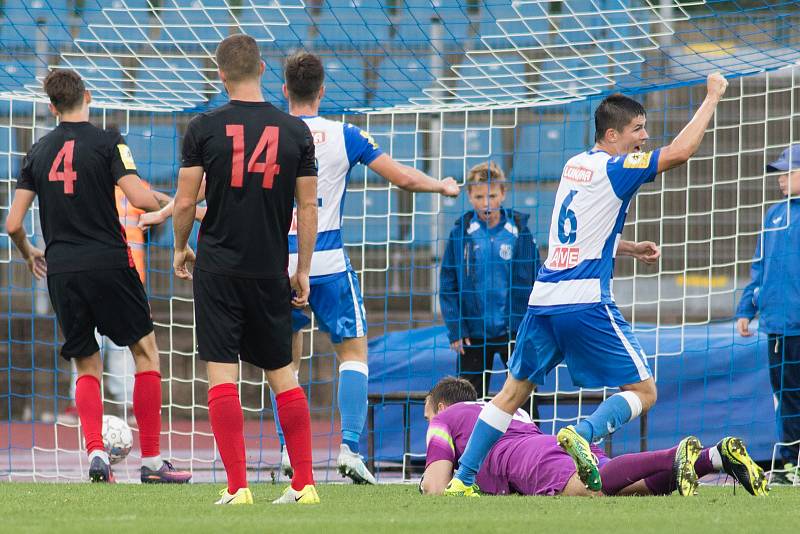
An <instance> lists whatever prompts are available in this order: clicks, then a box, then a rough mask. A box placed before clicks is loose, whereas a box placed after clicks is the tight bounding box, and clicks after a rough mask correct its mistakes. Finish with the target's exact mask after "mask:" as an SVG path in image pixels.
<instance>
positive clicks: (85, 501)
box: [0, 483, 800, 534]
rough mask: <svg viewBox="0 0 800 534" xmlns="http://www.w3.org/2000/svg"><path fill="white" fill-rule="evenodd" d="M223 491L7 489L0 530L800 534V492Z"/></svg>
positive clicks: (206, 487)
mask: <svg viewBox="0 0 800 534" xmlns="http://www.w3.org/2000/svg"><path fill="white" fill-rule="evenodd" d="M219 489H220V486H216V485H210V484H193V485H186V486H156V485H152V486H144V485H138V484H137V485H133V484H130V485H128V484H118V485H111V486H105V485H92V484H47V483H40V484H25V483H3V484H0V531H2V532H14V533H22V532H58V533H66V532H80V533H89V532H103V533H107V534H118V533H123V532H145V533H147V534H153V533H156V532H171V533H175V534H198V533H201V532H220V533H224V534H232V533H235V532H246V533H255V532H280V533H294V532H300V533H305V532H308V533H319V534H333V533H336V532H346V533H348V534H354V533H361V532H364V533H377V534H387V533H390V532H392V533H394V532H413V533H415V534H421V533H424V532H435V533H437V534H449V533H454V534H459V533H464V534H467V533H469V534H475V533H484V532H503V533H514V534H516V533H519V534H522V533H527V532H558V533H561V532H564V533H570V534H572V533H577V532H598V533H613V534H617V533H624V532H635V533H637V534H641V533H650V532H665V533H669V534H682V533H689V532H700V533H702V534H712V533H715V532H723V533H726V534H732V533H737V532H767V533H770V534H772V533H777V532H797V522H796V513H797V510H798V509H800V488H776V489H774V490H773V491H772V493H771V495H770V496H769V497H768V498H761V499H757V498H755V497H751V496H750V495H747V494H746V493H745V492H744V491H741V488H738V489H737V492H736V495H734V494H733V489H732V488H731V487H725V488H718V487H701V488H700V495H698V496H697V497H693V498H681V497H678V496H676V495H675V496H671V497H646V498H644V497H624V498H607V497H606V498H575V497H572V498H570V497H517V496H512V497H488V496H484V497H481V498H479V499H456V498H445V497H423V496H422V495H420V494H419V493H418V492H417V488H416V486H413V485H382V486H377V487H365V486H352V485H320V486H319V495H320V498H321V499H322V504H320V505H318V506H273V505H271V504H270V500H271V499H273V498H275V497H277V496H278V495H279V494H280V491H281V490H282V489H283V486H273V485H255V486H253V487H252V489H253V494H254V496H255V501H256V503H255V505H254V506H214V505H212V502H213V501H214V500H215V498H216V495H217V491H218V490H219Z"/></svg>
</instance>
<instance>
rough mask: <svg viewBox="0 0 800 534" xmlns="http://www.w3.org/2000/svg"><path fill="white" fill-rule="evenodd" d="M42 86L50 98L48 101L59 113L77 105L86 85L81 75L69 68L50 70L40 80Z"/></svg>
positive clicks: (80, 102) (81, 100)
mask: <svg viewBox="0 0 800 534" xmlns="http://www.w3.org/2000/svg"><path fill="white" fill-rule="evenodd" d="M42 87H43V88H44V92H45V93H47V96H48V97H49V98H50V103H51V104H53V106H55V108H56V109H57V110H58V112H59V113H66V112H67V111H72V110H73V109H75V108H77V107H79V106H80V105H81V104H82V103H83V94H84V93H85V92H86V85H85V84H84V83H83V78H81V75H80V74H78V73H77V72H75V71H74V70H69V69H56V70H53V71H50V74H48V75H47V77H46V78H45V79H44V82H42Z"/></svg>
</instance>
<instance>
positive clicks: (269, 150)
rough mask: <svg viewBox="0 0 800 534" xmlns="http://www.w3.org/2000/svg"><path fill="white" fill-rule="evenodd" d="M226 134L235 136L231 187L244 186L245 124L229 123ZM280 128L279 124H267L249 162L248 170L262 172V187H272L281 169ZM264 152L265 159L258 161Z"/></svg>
mask: <svg viewBox="0 0 800 534" xmlns="http://www.w3.org/2000/svg"><path fill="white" fill-rule="evenodd" d="M225 135H227V136H228V137H233V161H232V163H233V167H232V168H231V187H242V185H243V184H244V125H242V124H228V125H226V126H225ZM279 136H280V130H279V129H278V127H277V126H267V127H265V128H264V132H263V133H262V134H261V138H260V139H259V140H258V144H257V145H256V149H255V150H254V151H253V155H252V156H250V161H249V162H248V163H247V172H258V173H262V174H263V176H264V179H263V180H262V181H261V187H263V188H264V189H272V182H273V181H274V179H275V175H277V174H278V173H279V172H280V171H281V167H280V165H278V163H277V161H278V139H279ZM262 154H264V161H258V159H259V158H260V157H261V155H262Z"/></svg>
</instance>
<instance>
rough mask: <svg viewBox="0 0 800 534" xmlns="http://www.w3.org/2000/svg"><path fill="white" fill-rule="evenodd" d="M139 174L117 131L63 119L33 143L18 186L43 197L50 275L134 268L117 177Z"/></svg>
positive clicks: (41, 210) (43, 228)
mask: <svg viewBox="0 0 800 534" xmlns="http://www.w3.org/2000/svg"><path fill="white" fill-rule="evenodd" d="M128 174H134V175H135V174H137V173H136V165H135V164H134V162H133V158H132V157H131V152H130V150H129V149H128V146H127V145H126V144H125V141H124V140H123V138H122V136H121V135H120V134H119V132H113V131H107V130H102V129H100V128H97V127H96V126H93V125H92V124H90V123H88V122H62V123H61V124H59V125H58V126H57V127H56V128H55V129H54V130H53V131H52V132H50V133H48V134H47V135H45V136H44V137H42V138H41V139H40V140H39V141H38V142H37V143H35V144H34V145H33V146H32V147H31V149H30V151H29V152H28V154H27V155H26V156H25V159H24V161H23V163H22V170H21V171H20V174H19V178H18V179H17V188H18V189H28V190H30V191H34V192H35V193H36V195H37V196H38V197H39V216H40V218H41V221H42V233H43V234H44V240H45V244H46V246H47V247H46V250H45V258H46V259H47V272H48V274H57V273H65V272H77V271H89V270H96V269H115V268H123V267H132V266H133V260H132V257H131V255H130V253H129V250H128V244H127V242H126V239H125V230H124V228H123V227H122V225H121V224H120V222H119V215H118V214H117V208H116V204H115V202H114V186H115V185H116V183H117V180H119V179H120V178H122V177H123V176H126V175H128Z"/></svg>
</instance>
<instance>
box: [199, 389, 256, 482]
mask: <svg viewBox="0 0 800 534" xmlns="http://www.w3.org/2000/svg"><path fill="white" fill-rule="evenodd" d="M208 419H209V420H210V421H211V431H212V432H213V433H214V441H216V442H217V448H218V449H219V455H220V456H221V457H222V464H223V465H224V466H225V473H226V474H227V475H228V493H230V494H231V495H233V494H234V493H236V492H237V491H239V489H240V488H246V487H247V463H246V461H245V450H244V415H243V414H242V404H241V403H240V402H239V391H238V390H237V388H236V384H230V383H228V384H219V385H216V386H214V387H213V388H211V389H209V390H208Z"/></svg>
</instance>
